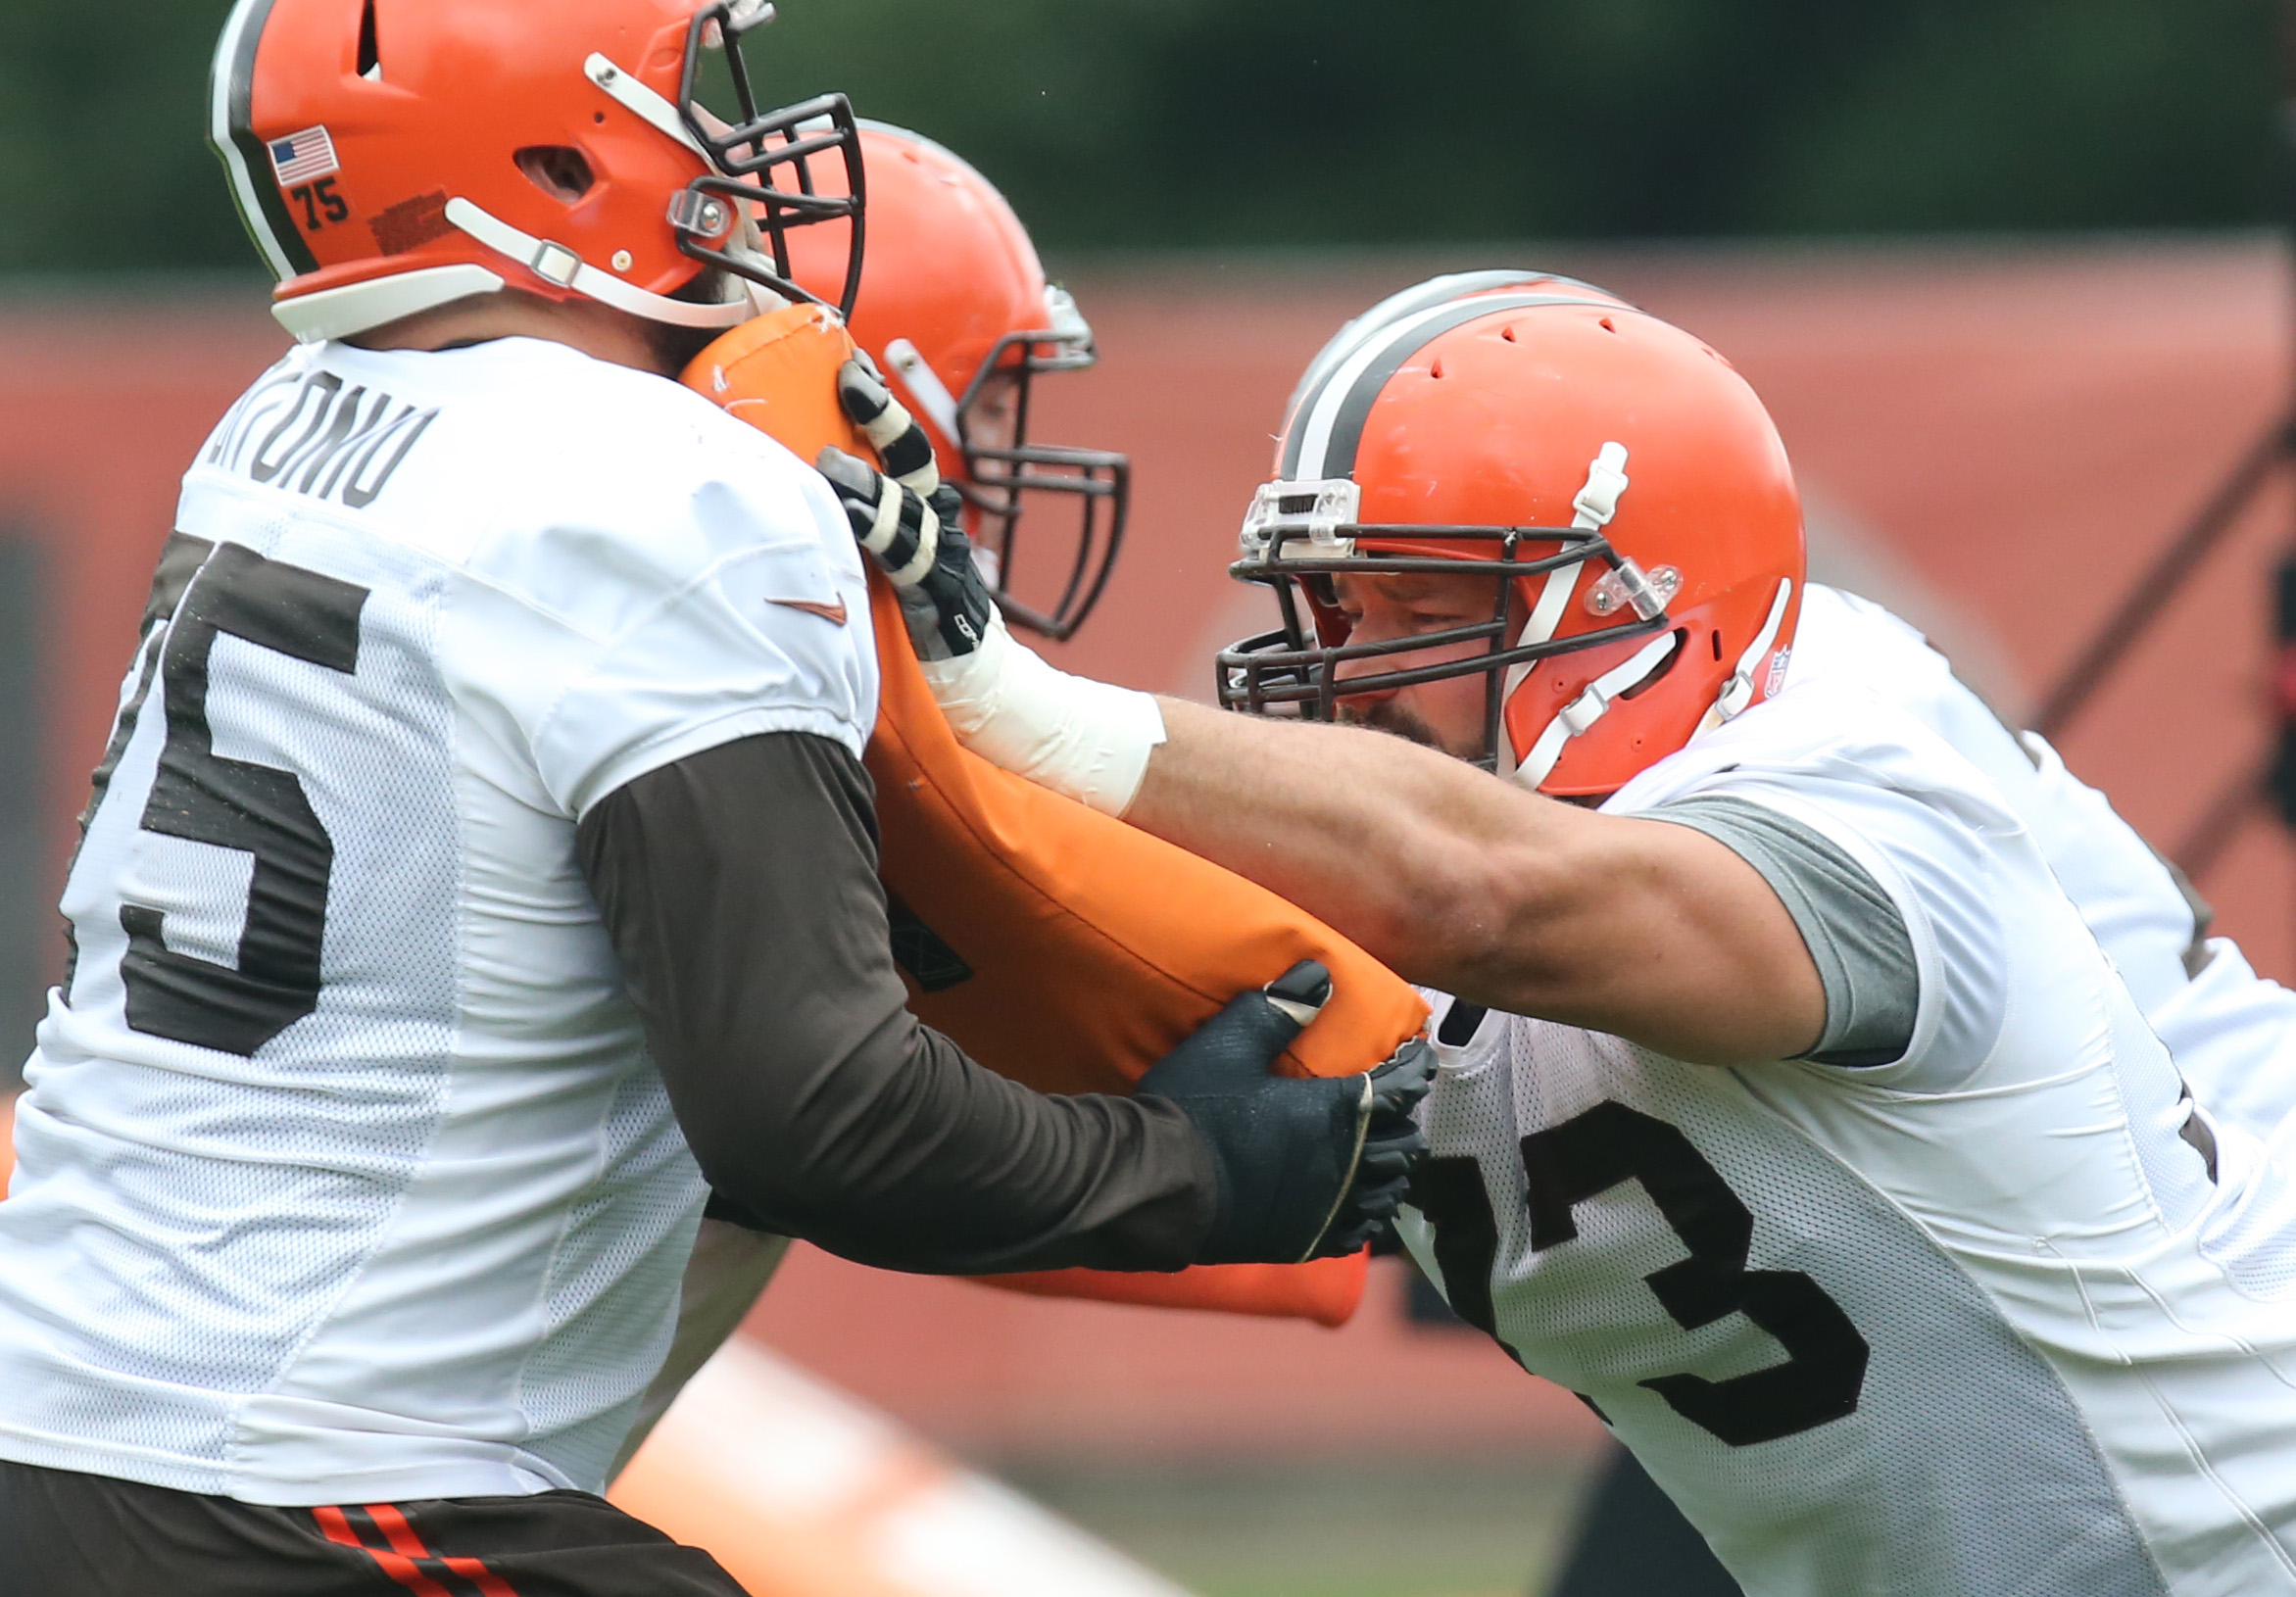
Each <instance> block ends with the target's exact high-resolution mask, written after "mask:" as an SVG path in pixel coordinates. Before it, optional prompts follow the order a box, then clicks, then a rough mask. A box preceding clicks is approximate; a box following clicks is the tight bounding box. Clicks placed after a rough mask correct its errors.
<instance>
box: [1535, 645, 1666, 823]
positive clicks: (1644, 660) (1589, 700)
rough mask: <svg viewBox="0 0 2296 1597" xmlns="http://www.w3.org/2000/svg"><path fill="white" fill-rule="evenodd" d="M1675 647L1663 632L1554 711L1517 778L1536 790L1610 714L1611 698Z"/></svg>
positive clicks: (1655, 666) (1633, 683)
mask: <svg viewBox="0 0 2296 1597" xmlns="http://www.w3.org/2000/svg"><path fill="white" fill-rule="evenodd" d="M1675 647H1676V639H1675V635H1674V634H1673V633H1671V632H1661V633H1660V634H1658V636H1657V637H1655V638H1652V639H1651V640H1650V641H1649V642H1648V643H1646V644H1644V645H1643V646H1642V647H1641V648H1640V649H1637V651H1635V653H1634V655H1633V657H1632V658H1630V659H1629V660H1627V662H1626V663H1625V664H1623V665H1614V666H1612V667H1611V668H1610V669H1609V670H1607V671H1605V672H1603V673H1602V675H1600V676H1598V677H1596V678H1595V679H1594V680H1593V681H1592V682H1589V683H1588V684H1587V691H1586V692H1585V693H1583V694H1581V695H1579V697H1578V698H1576V699H1574V700H1572V701H1571V702H1569V703H1567V704H1565V705H1564V706H1563V707H1562V708H1561V709H1558V710H1556V711H1555V712H1554V719H1553V720H1551V721H1549V722H1547V723H1546V729H1545V730H1544V731H1542V732H1540V733H1539V741H1538V742H1537V743H1535V744H1533V745H1532V746H1531V752H1529V753H1528V754H1525V755H1524V756H1523V763H1522V764H1521V765H1519V766H1517V767H1516V768H1515V780H1516V781H1517V782H1520V783H1522V784H1523V786H1525V787H1526V788H1530V789H1532V790H1533V791H1534V792H1536V791H1537V790H1538V787H1539V783H1541V782H1543V781H1545V780H1546V779H1547V778H1548V777H1550V776H1552V775H1553V774H1554V768H1555V766H1556V765H1557V764H1558V763H1559V762H1560V761H1561V759H1562V757H1563V750H1564V748H1565V747H1567V746H1568V745H1569V743H1570V741H1571V740H1572V739H1573V738H1576V737H1578V736H1580V735H1581V734H1583V733H1585V732H1586V731H1587V730H1588V728H1590V727H1591V726H1593V725H1594V723H1595V722H1596V721H1599V720H1601V719H1602V717H1603V716H1604V715H1605V714H1606V713H1608V711H1609V709H1610V704H1611V701H1612V700H1614V699H1616V698H1618V697H1619V696H1620V695H1621V694H1623V693H1626V692H1627V691H1628V690H1629V689H1631V688H1633V687H1635V686H1636V685H1637V683H1639V682H1641V681H1642V679H1643V678H1645V677H1647V676H1648V675H1649V674H1650V673H1651V672H1653V671H1655V670H1657V669H1658V668H1659V667H1660V666H1661V665H1664V664H1665V663H1666V659H1667V656H1668V655H1669V654H1672V653H1674V651H1675Z"/></svg>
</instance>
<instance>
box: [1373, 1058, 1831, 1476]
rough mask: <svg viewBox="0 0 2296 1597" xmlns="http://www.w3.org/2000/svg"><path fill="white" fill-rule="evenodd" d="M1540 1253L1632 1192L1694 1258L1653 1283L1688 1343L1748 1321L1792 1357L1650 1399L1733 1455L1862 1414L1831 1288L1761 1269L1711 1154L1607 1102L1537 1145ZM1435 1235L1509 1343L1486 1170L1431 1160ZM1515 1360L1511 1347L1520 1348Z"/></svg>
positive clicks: (1472, 1309)
mask: <svg viewBox="0 0 2296 1597" xmlns="http://www.w3.org/2000/svg"><path fill="white" fill-rule="evenodd" d="M1522 1154H1523V1171H1524V1174H1525V1176H1526V1177H1527V1178H1528V1179H1529V1182H1530V1191H1529V1194H1528V1199H1527V1201H1528V1203H1529V1206H1530V1212H1531V1247H1532V1251H1534V1252H1544V1251H1545V1250H1546V1249H1548V1248H1551V1247H1559V1246H1561V1245H1562V1244H1563V1243H1565V1242H1568V1241H1571V1240H1573V1239H1575V1238H1576V1237H1577V1236H1578V1234H1579V1226H1578V1221H1577V1219H1576V1218H1575V1217H1574V1215H1573V1212H1572V1211H1573V1210H1574V1209H1576V1208H1577V1206H1578V1205H1580V1204H1582V1203H1585V1202H1588V1200H1589V1199H1592V1198H1595V1197H1598V1196H1600V1195H1601V1194H1602V1193H1604V1192H1607V1191H1609V1190H1610V1189H1611V1188H1612V1187H1614V1186H1621V1185H1623V1184H1625V1183H1627V1182H1629V1181H1639V1182H1640V1183H1641V1184H1642V1190H1643V1191H1644V1192H1645V1193H1647V1194H1648V1195H1649V1198H1650V1201H1651V1202H1652V1203H1653V1204H1655V1205H1656V1206H1657V1208H1658V1212H1659V1213H1660V1214H1661V1215H1662V1216H1664V1217H1665V1220H1666V1223H1667V1225H1668V1226H1669V1227H1671V1228H1672V1229H1673V1231H1674V1234H1675V1235H1676V1236H1678V1237H1679V1238H1681V1240H1682V1244H1683V1246H1684V1247H1685V1248H1686V1249H1688V1250H1689V1257H1688V1258H1686V1259H1681V1260H1678V1261H1676V1262H1675V1263H1673V1264H1670V1265H1667V1266H1666V1267H1665V1268H1663V1269H1660V1270H1654V1271H1652V1272H1651V1273H1650V1274H1649V1275H1647V1276H1645V1277H1643V1278H1642V1280H1643V1282H1644V1283H1645V1284H1647V1285H1648V1286H1649V1288H1650V1291H1651V1293H1652V1295H1654V1296H1655V1297H1656V1298H1657V1299H1658V1301H1659V1304H1660V1306H1661V1307H1663V1308H1664V1309H1665V1310H1666V1312H1667V1313H1668V1314H1669V1315H1670V1316H1672V1317H1673V1319H1674V1322H1675V1324H1677V1325H1679V1326H1681V1327H1682V1328H1683V1329H1684V1330H1685V1331H1696V1330H1698V1329H1699V1328H1700V1327H1703V1326H1710V1325H1713V1324H1714V1323H1715V1322H1716V1321H1718V1320H1721V1319H1723V1318H1724V1317H1725V1316H1728V1315H1732V1314H1742V1315H1744V1316H1745V1317H1746V1318H1747V1319H1748V1320H1750V1321H1752V1322H1753V1323H1754V1324H1755V1325H1756V1326H1759V1327H1760V1328H1761V1329H1762V1330H1764V1331H1768V1332H1769V1333H1770V1334H1771V1335H1772V1336H1774V1337H1776V1338H1777V1339H1778V1343H1779V1345H1780V1346H1781V1347H1783V1348H1784V1349H1785V1353H1786V1358H1785V1361H1784V1362H1783V1363H1782V1364H1775V1365H1772V1366H1770V1367H1769V1368H1767V1369H1763V1370H1756V1371H1753V1372H1751V1373H1750V1374H1747V1375H1742V1376H1733V1377H1731V1378H1730V1379H1726V1380H1709V1379H1706V1378H1705V1377H1704V1376H1693V1375H1675V1376H1656V1377H1653V1378H1652V1379H1648V1380H1645V1381H1643V1382H1642V1383H1641V1384H1643V1385H1644V1386H1647V1387H1649V1388H1650V1389H1651V1390H1652V1391H1654V1392H1656V1393H1657V1394H1658V1395H1659V1396H1660V1397H1663V1398H1665V1399H1666V1402H1667V1405H1668V1406H1669V1407H1671V1408H1672V1409H1673V1410H1674V1411H1675V1413H1677V1414H1679V1415H1681V1416H1682V1417H1683V1418H1684V1419H1685V1420H1687V1421H1689V1422H1690V1423H1691V1424H1692V1425H1694V1426H1696V1427H1698V1428H1700V1429H1702V1430H1705V1431H1707V1432H1709V1433H1710V1434H1712V1435H1713V1436H1715V1437H1716V1438H1717V1439H1719V1440H1721V1441H1724V1442H1727V1443H1729V1444H1730V1445H1731V1446H1733V1447H1749V1446H1752V1445H1753V1444H1754V1443H1756V1442H1769V1441H1777V1440H1778V1439H1779V1438H1780V1437H1782V1436H1791V1435H1795V1434H1797V1433H1798V1432H1801V1431H1804V1430H1814V1429H1816V1428H1818V1427H1819V1426H1822V1425H1827V1424H1830V1423H1831V1422H1832V1421H1835V1420H1839V1419H1841V1418H1843V1417H1844V1416H1846V1415H1849V1414H1853V1413H1855V1412H1856V1411H1857V1406H1858V1396H1859V1394H1860V1392H1861V1391H1862V1390H1863V1389H1864V1387H1865V1380H1866V1363H1867V1359H1868V1357H1869V1353H1870V1349H1869V1348H1868V1347H1867V1345H1866V1339H1865V1337H1864V1336H1862V1335H1860V1334H1859V1332H1858V1329H1857V1327H1856V1326H1854V1325H1852V1324H1851V1323H1850V1319H1849V1316H1848V1315H1846V1314H1844V1313H1843V1312H1842V1310H1841V1305H1839V1304H1838V1303H1835V1302H1834V1301H1833V1299H1832V1298H1831V1297H1829V1296H1828V1295H1827V1294H1826V1289H1825V1288H1824V1287H1822V1286H1820V1285H1819V1284H1818V1283H1817V1282H1814V1281H1812V1280H1811V1279H1810V1278H1809V1277H1808V1276H1806V1275H1803V1274H1802V1273H1801V1272H1800V1271H1798V1270H1749V1269H1747V1268H1746V1255H1747V1250H1748V1248H1749V1247H1750V1246H1751V1245H1752V1243H1753V1239H1754V1217H1753V1214H1752V1212H1751V1211H1750V1210H1748V1209H1747V1207H1746V1206H1745V1204H1744V1203H1743V1202H1741V1201H1739V1198H1738V1195H1737V1194H1736V1193H1735V1192H1734V1191H1732V1190H1731V1189H1730V1184H1729V1183H1727V1182H1725V1181H1724V1180H1723V1179H1722V1177H1721V1175H1720V1174H1719V1173H1718V1172H1717V1171H1716V1170H1715V1168H1714V1167H1713V1166H1712V1165H1711V1164H1708V1163H1707V1162H1706V1156H1705V1155H1704V1154H1702V1153H1700V1152H1699V1151H1698V1150H1697V1148H1696V1147H1695V1146H1694V1145H1692V1143H1691V1141H1690V1139H1689V1138H1688V1137H1685V1136H1684V1135H1683V1134H1682V1132H1681V1131H1679V1130H1678V1129H1676V1128H1675V1127H1673V1126H1670V1125H1668V1124H1667V1123H1666V1122H1665V1121H1663V1120H1659V1119H1656V1118H1654V1117H1653V1116H1650V1115H1646V1114H1643V1113H1642V1112H1641V1111H1639V1110H1637V1109H1630V1108H1628V1107H1627V1106H1626V1105H1625V1104H1623V1103H1616V1102H1607V1101H1606V1102H1603V1103H1598V1104H1596V1105H1595V1106H1594V1107H1593V1108H1591V1109H1589V1110H1588V1111H1587V1112H1586V1113H1584V1114H1581V1115H1578V1116H1576V1117H1574V1118H1573V1119H1570V1120H1566V1121H1564V1122H1563V1123H1562V1124H1560V1125H1558V1126H1550V1127H1548V1128H1547V1129H1546V1130H1544V1131H1541V1132H1535V1133H1533V1134H1532V1135H1531V1136H1529V1137H1524V1138H1523V1141H1522ZM1412 1199H1413V1202H1414V1203H1415V1204H1416V1205H1417V1206H1418V1208H1419V1209H1420V1212H1421V1213H1423V1214H1425V1215H1426V1216H1427V1218H1428V1221H1429V1223H1430V1224H1431V1225H1432V1226H1433V1228H1434V1230H1435V1241H1434V1246H1435V1256H1436V1263H1437V1266H1438V1267H1439V1268H1440V1269H1441V1273H1442V1278H1443V1285H1444V1288H1445V1290H1446V1292H1447V1293H1448V1294H1449V1296H1450V1300H1451V1306H1452V1307H1453V1308H1454V1309H1456V1310H1457V1311H1458V1313H1459V1316H1460V1318H1462V1319H1464V1320H1466V1321H1468V1322H1470V1323H1471V1324H1474V1325H1477V1326H1480V1327H1482V1328H1483V1329H1484V1330H1485V1331H1491V1332H1492V1334H1494V1335H1495V1334H1496V1323H1497V1322H1496V1316H1495V1314H1494V1313H1493V1310H1492V1305H1491V1298H1490V1283H1491V1270H1492V1267H1493V1265H1494V1263H1495V1262H1496V1257H1497V1231H1496V1227H1495V1226H1494V1225H1493V1223H1492V1216H1491V1208H1490V1196H1489V1194H1488V1192H1487V1191H1486V1189H1485V1187H1484V1184H1483V1178H1482V1173H1481V1169H1480V1167H1479V1166H1478V1165H1477V1163H1476V1161H1475V1160H1473V1159H1471V1158H1442V1159H1431V1160H1429V1161H1428V1163H1427V1164H1426V1165H1425V1166H1423V1167H1422V1168H1421V1171H1420V1174H1419V1176H1418V1178H1417V1179H1416V1181H1415V1182H1414V1185H1413V1188H1412ZM1510 1351H1511V1349H1510Z"/></svg>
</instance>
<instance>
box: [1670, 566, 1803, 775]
mask: <svg viewBox="0 0 2296 1597" xmlns="http://www.w3.org/2000/svg"><path fill="white" fill-rule="evenodd" d="M1792 597H1793V579H1792V578H1791V577H1781V578H1779V581H1778V594H1777V597H1775V598H1773V599H1772V600H1771V601H1770V615H1769V618H1768V619H1767V620H1765V621H1764V622H1763V623H1762V630H1761V631H1760V632H1757V633H1755V634H1754V641H1753V642H1752V643H1750V644H1748V645H1747V646H1746V652H1745V653H1742V654H1740V655H1739V656H1738V662H1737V666H1736V668H1735V669H1734V670H1733V671H1732V672H1731V673H1730V680H1729V681H1728V682H1725V683H1724V684H1723V685H1722V692H1721V694H1720V695H1719V696H1718V697H1717V698H1716V699H1715V701H1714V707H1713V708H1712V709H1709V710H1708V711H1707V712H1706V714H1705V716H1704V718H1703V719H1701V720H1700V721H1699V722H1698V731H1699V732H1711V731H1712V730H1713V729H1714V728H1716V727H1718V726H1720V725H1721V724H1722V723H1723V722H1725V721H1733V720H1735V719H1737V717H1738V716H1739V715H1740V714H1741V713H1743V712H1744V710H1745V708H1746V706H1747V705H1748V704H1751V703H1752V702H1754V671H1755V669H1756V668H1757V667H1759V666H1760V665H1761V663H1762V656H1763V655H1765V654H1767V653H1770V647H1771V645H1773V644H1775V643H1776V642H1778V629H1779V628H1780V627H1781V626H1782V625H1783V624H1784V622H1785V602H1786V601H1787V600H1789V599H1791V598H1792ZM1695 735H1696V734H1692V736H1695Z"/></svg>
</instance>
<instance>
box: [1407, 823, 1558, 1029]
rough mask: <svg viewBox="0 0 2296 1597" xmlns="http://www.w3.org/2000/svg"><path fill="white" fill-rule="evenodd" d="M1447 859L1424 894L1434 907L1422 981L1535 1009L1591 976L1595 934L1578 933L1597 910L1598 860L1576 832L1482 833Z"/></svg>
mask: <svg viewBox="0 0 2296 1597" xmlns="http://www.w3.org/2000/svg"><path fill="white" fill-rule="evenodd" d="M1445 863H1446V867H1447V868H1446V869H1445V871H1444V874H1443V878H1442V885H1441V890H1440V892H1439V894H1437V895H1432V896H1431V900H1430V901H1431V903H1433V904H1434V905H1438V906H1441V910H1440V912H1439V913H1437V914H1434V915H1431V916H1430V917H1429V919H1428V923H1427V926H1426V928H1425V944H1424V946H1425V949H1426V964H1425V966H1424V967H1423V969H1424V970H1425V971H1426V972H1427V974H1425V975H1424V976H1422V978H1421V979H1422V980H1426V981H1428V982H1430V983H1431V984H1432V985H1434V986H1438V987H1441V988H1442V989H1443V990H1444V991H1446V992H1452V993H1455V994H1458V995H1459V996H1462V997H1467V998H1471V999H1472V1000H1473V1001H1475V1002H1479V1003H1488V1004H1490V1005H1492V1006H1493V1007H1498V1008H1505V1009H1509V1010H1512V1011H1514V1012H1517V1013H1523V1014H1538V1013H1541V1012H1545V1011H1548V1010H1551V1009H1552V1008H1553V1007H1554V1006H1555V1005H1556V1004H1557V1003H1558V1002H1562V1001H1567V999H1568V996H1569V995H1570V994H1572V993H1573V992H1579V991H1581V990H1583V989H1584V988H1586V987H1587V986H1588V984H1589V983H1590V982H1591V981H1593V980H1595V979H1596V978H1597V976H1598V973H1597V972H1595V971H1593V970H1592V969H1590V960H1591V959H1592V957H1593V956H1594V954H1595V950H1596V947H1597V945H1598V941H1599V940H1596V939H1592V938H1589V937H1588V936H1586V935H1585V933H1586V930H1587V927H1588V918H1589V916H1592V915H1597V914H1599V910H1600V893H1599V891H1598V888H1597V883H1598V881H1599V878H1600V874H1601V865H1600V863H1599V861H1597V860H1595V859H1593V858H1591V857H1589V855H1588V850H1587V849H1586V847H1583V846H1582V845H1581V844H1580V843H1579V841H1578V840H1576V839H1570V838H1565V839H1551V838H1550V839H1546V840H1542V841H1540V842H1538V843H1533V842H1531V841H1529V840H1525V841H1522V842H1510V843H1502V844H1498V845H1496V846H1494V845H1493V844H1491V843H1490V841H1489V840H1485V841H1482V842H1480V843H1478V844H1476V845H1475V846H1474V847H1472V848H1466V849H1461V850H1458V851H1457V853H1456V856H1455V857H1454V858H1452V859H1450V860H1448V861H1446V862H1445ZM1438 971H1440V972H1441V978H1440V979H1439V978H1438V976H1437V975H1436V974H1435V973H1436V972H1438Z"/></svg>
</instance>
